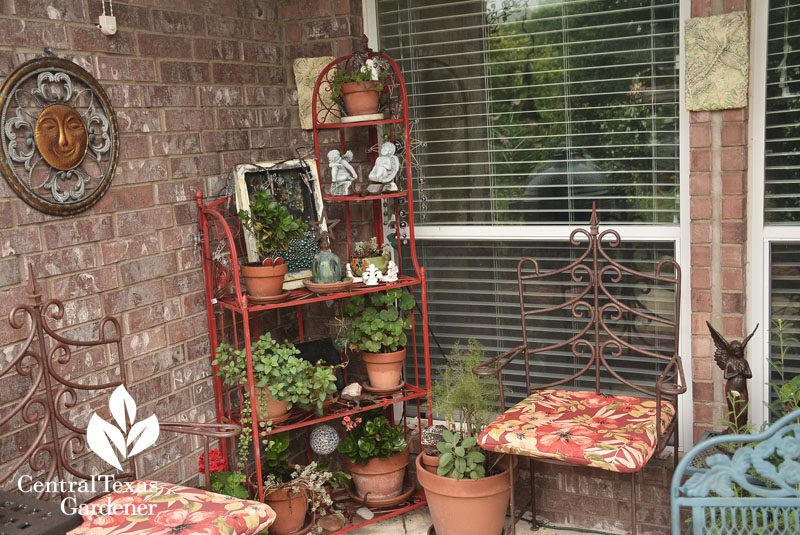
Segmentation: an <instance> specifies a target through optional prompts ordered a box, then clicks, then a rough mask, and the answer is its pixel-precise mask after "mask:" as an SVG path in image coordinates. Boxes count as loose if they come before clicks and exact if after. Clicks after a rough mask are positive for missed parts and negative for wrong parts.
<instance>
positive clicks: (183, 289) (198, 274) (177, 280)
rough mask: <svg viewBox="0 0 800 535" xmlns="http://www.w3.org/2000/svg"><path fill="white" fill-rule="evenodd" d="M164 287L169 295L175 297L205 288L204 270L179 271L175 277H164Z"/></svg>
mask: <svg viewBox="0 0 800 535" xmlns="http://www.w3.org/2000/svg"><path fill="white" fill-rule="evenodd" d="M164 288H165V289H166V292H167V297H174V296H177V295H184V294H188V293H191V292H197V291H199V290H203V289H204V288H205V286H204V285H203V272H202V271H200V270H197V271H192V272H189V273H179V274H177V275H175V276H173V277H167V278H165V279H164Z"/></svg>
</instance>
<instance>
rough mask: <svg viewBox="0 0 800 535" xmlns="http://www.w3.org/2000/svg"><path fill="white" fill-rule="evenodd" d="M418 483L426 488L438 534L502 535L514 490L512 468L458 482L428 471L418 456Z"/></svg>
mask: <svg viewBox="0 0 800 535" xmlns="http://www.w3.org/2000/svg"><path fill="white" fill-rule="evenodd" d="M417 481H419V484H420V485H421V486H422V488H423V489H425V497H426V499H427V500H428V508H429V509H430V512H431V518H433V526H434V528H435V530H436V535H500V533H501V532H502V531H503V523H504V521H505V518H506V510H507V509H508V501H509V496H510V488H511V487H510V485H509V481H508V468H506V470H504V471H503V472H501V473H500V474H496V475H493V476H489V477H484V478H481V479H476V480H472V479H461V480H458V479H452V478H449V477H442V476H440V475H437V474H435V473H433V472H431V471H429V470H426V469H425V468H423V466H422V456H421V455H418V456H417Z"/></svg>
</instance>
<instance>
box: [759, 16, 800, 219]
mask: <svg viewBox="0 0 800 535" xmlns="http://www.w3.org/2000/svg"><path fill="white" fill-rule="evenodd" d="M768 24H769V26H768V37H767V39H768V40H767V92H766V94H767V102H766V131H765V139H766V141H765V144H766V145H765V170H764V223H765V224H768V225H769V224H797V222H798V221H800V149H798V146H799V143H798V142H800V5H798V4H797V2H793V1H791V0H770V3H769V18H768Z"/></svg>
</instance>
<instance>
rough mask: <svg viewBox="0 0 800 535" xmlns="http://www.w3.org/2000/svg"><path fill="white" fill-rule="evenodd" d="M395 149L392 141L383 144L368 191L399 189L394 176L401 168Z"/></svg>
mask: <svg viewBox="0 0 800 535" xmlns="http://www.w3.org/2000/svg"><path fill="white" fill-rule="evenodd" d="M395 150H397V149H396V147H395V146H394V143H392V142H391V141H387V142H385V143H384V144H383V145H381V155H380V156H378V158H377V159H376V160H375V166H374V167H373V168H372V171H370V172H369V180H370V182H372V184H370V185H369V186H367V191H369V192H370V193H381V192H382V191H397V184H395V183H394V177H396V176H397V172H398V171H399V170H400V160H399V159H398V158H397V156H395V155H394V152H395ZM329 158H330V156H329Z"/></svg>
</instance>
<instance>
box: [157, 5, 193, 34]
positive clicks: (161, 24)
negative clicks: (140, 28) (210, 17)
mask: <svg viewBox="0 0 800 535" xmlns="http://www.w3.org/2000/svg"><path fill="white" fill-rule="evenodd" d="M153 29H154V30H155V31H157V32H161V33H168V34H175V33H184V34H189V35H203V34H205V33H206V31H205V30H206V23H205V19H204V17H203V16H202V15H193V14H189V13H177V12H175V11H161V10H153Z"/></svg>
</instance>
